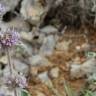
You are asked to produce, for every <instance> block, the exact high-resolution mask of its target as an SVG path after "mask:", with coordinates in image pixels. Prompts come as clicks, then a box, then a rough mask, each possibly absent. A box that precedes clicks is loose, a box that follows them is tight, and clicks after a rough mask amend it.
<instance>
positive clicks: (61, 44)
mask: <svg viewBox="0 0 96 96" xmlns="http://www.w3.org/2000/svg"><path fill="white" fill-rule="evenodd" d="M71 43H72V41H70V40H69V41H62V42H58V43H57V45H56V49H57V50H62V51H68V49H69V45H70V44H71Z"/></svg>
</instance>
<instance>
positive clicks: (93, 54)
mask: <svg viewBox="0 0 96 96" xmlns="http://www.w3.org/2000/svg"><path fill="white" fill-rule="evenodd" d="M85 55H86V56H87V57H91V58H92V57H96V52H91V51H90V52H87V53H85Z"/></svg>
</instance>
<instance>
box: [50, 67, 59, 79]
mask: <svg viewBox="0 0 96 96" xmlns="http://www.w3.org/2000/svg"><path fill="white" fill-rule="evenodd" d="M49 75H50V76H51V77H52V78H58V76H59V68H58V67H56V68H53V69H51V71H50V72H49Z"/></svg>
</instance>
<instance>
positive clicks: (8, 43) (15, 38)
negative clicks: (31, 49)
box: [0, 29, 20, 47]
mask: <svg viewBox="0 0 96 96" xmlns="http://www.w3.org/2000/svg"><path fill="white" fill-rule="evenodd" d="M19 40H20V35H19V33H18V32H17V31H16V30H14V29H8V30H7V31H6V32H0V44H1V46H2V47H12V46H14V45H16V44H17V43H19Z"/></svg>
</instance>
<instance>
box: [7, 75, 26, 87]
mask: <svg viewBox="0 0 96 96" xmlns="http://www.w3.org/2000/svg"><path fill="white" fill-rule="evenodd" d="M5 84H7V85H8V86H11V87H12V86H13V87H20V88H26V87H27V80H26V77H25V76H24V75H22V74H18V75H16V76H15V75H14V76H11V75H9V76H7V77H6V78H5Z"/></svg>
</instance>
